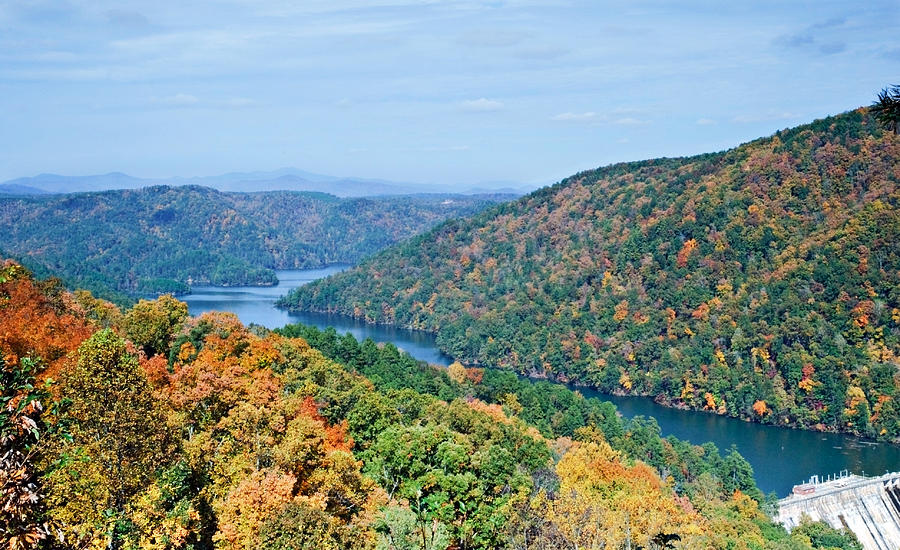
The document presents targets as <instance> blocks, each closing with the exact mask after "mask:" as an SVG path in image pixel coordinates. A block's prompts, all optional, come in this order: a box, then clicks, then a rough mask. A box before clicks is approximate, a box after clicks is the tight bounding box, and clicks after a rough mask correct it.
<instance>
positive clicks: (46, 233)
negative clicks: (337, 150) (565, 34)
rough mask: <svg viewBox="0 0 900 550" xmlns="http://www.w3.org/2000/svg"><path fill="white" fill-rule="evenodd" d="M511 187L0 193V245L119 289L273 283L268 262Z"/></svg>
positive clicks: (369, 243)
mask: <svg viewBox="0 0 900 550" xmlns="http://www.w3.org/2000/svg"><path fill="white" fill-rule="evenodd" d="M110 179H115V180H116V181H124V180H122V179H121V178H118V177H117V178H110ZM110 179H108V180H107V181H110ZM510 198H512V197H511V196H508V195H507V196H503V195H496V194H494V195H490V196H476V195H439V194H425V195H413V196H385V197H363V198H361V197H357V198H339V197H335V196H334V195H329V194H325V193H312V192H297V191H269V192H258V193H225V192H222V191H217V190H215V189H210V188H208V187H199V186H196V185H184V186H180V187H171V186H152V187H144V188H141V189H126V190H115V191H98V192H90V193H73V194H65V195H58V194H43V195H37V196H24V197H14V196H8V197H2V196H0V234H2V235H3V240H2V241H0V256H8V257H14V258H16V259H17V260H19V261H21V262H22V263H24V264H25V265H27V266H28V267H29V268H31V269H32V270H34V271H35V272H36V273H38V274H41V275H50V274H54V275H57V276H60V277H62V278H63V279H64V280H65V281H66V282H67V283H69V284H70V286H75V287H81V288H87V289H89V290H91V291H94V292H95V293H98V294H100V295H101V296H106V297H109V298H114V299H116V300H117V301H123V300H124V301H127V299H126V298H125V297H124V296H123V295H122V294H121V293H130V294H133V293H158V292H183V291H186V290H187V289H188V286H189V285H190V284H192V283H193V284H216V285H226V286H231V285H242V284H273V283H275V281H276V279H275V274H274V272H273V270H274V269H296V268H308V267H319V266H322V265H326V264H332V263H356V262H358V261H359V260H361V259H362V258H363V257H365V256H368V255H370V254H372V253H374V252H376V251H378V250H381V249H382V248H384V247H386V246H389V245H391V244H394V243H396V242H398V241H400V240H402V239H405V238H408V237H410V236H412V235H414V234H416V233H420V232H422V231H424V230H426V229H428V228H430V227H432V226H433V225H435V224H437V223H439V222H441V221H443V220H445V219H447V218H449V217H457V216H465V215H470V214H473V213H475V212H478V211H479V210H481V209H483V208H485V207H487V206H490V205H492V204H494V203H495V202H496V201H498V200H508V199H510Z"/></svg>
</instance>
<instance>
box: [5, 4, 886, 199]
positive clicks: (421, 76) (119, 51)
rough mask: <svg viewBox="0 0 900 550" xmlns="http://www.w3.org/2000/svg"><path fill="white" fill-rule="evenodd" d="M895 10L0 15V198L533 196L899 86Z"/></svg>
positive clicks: (701, 7) (139, 9) (238, 8)
mask: <svg viewBox="0 0 900 550" xmlns="http://www.w3.org/2000/svg"><path fill="white" fill-rule="evenodd" d="M898 29H900V2H898V1H897V0H887V1H880V0H874V1H863V0H857V1H853V2H849V1H842V2H836V1H829V0H817V1H815V2H799V1H790V0H777V1H776V0H733V1H727V2H724V1H718V0H711V1H683V2H682V1H674V0H657V1H640V0H634V1H609V2H607V1H600V0H593V1H585V2H581V1H571V2H570V1H565V0H559V1H541V0H509V1H503V0H495V1H479V0H463V1H451V0H446V1H429V0H422V1H414V0H394V1H391V0H296V1H289V0H215V1H212V0H199V1H193V0H192V1H190V2H182V1H177V2H176V1H169V0H162V1H161V0H152V1H151V0H115V1H110V0H89V1H88V0H48V1H44V0H0V181H2V180H7V179H11V178H15V177H21V176H31V175H35V174H38V173H44V172H50V173H59V174H65V175H87V174H97V173H106V172H111V171H122V172H126V173H129V174H131V175H134V176H140V177H152V178H161V177H168V176H185V177H187V176H202V175H214V174H221V173H225V172H231V171H250V170H271V169H275V168H279V167H286V166H291V167H296V168H300V169H303V170H308V171H312V172H317V173H323V174H330V175H336V176H355V177H367V178H383V179H390V180H396V181H407V182H421V183H438V184H444V185H448V186H454V185H471V184H474V183H479V182H498V181H508V182H518V183H530V184H544V183H552V182H554V181H558V180H559V179H561V178H563V177H566V176H568V175H571V174H573V173H575V172H578V171H580V170H584V169H588V168H595V167H598V166H602V165H606V164H610V163H614V162H619V161H629V160H639V159H645V158H653V157H661V156H680V155H689V154H696V153H704V152H710V151H717V150H722V149H727V148H729V147H733V146H735V145H738V144H740V143H742V142H745V141H748V140H750V139H754V138H756V137H760V136H766V135H770V134H772V133H773V132H775V131H777V130H779V129H782V128H787V127H791V126H795V125H798V124H802V123H804V122H809V121H812V120H814V119H816V118H821V117H824V116H827V115H830V114H837V113H840V112H843V111H847V110H850V109H853V108H856V107H858V106H861V105H868V104H870V103H871V102H872V101H873V99H874V98H875V94H876V93H877V92H878V90H880V89H881V88H883V87H885V86H887V85H889V84H900V33H898V32H897V30H898Z"/></svg>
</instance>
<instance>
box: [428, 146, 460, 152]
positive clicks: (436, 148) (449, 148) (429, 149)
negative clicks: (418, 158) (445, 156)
mask: <svg viewBox="0 0 900 550" xmlns="http://www.w3.org/2000/svg"><path fill="white" fill-rule="evenodd" d="M469 149H470V147H469V146H468V145H450V146H448V147H422V151H428V152H439V151H468V150H469Z"/></svg>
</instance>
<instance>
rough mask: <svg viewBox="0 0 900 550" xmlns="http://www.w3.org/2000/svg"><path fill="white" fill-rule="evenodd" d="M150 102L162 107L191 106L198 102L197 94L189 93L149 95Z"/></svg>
mask: <svg viewBox="0 0 900 550" xmlns="http://www.w3.org/2000/svg"><path fill="white" fill-rule="evenodd" d="M150 103H153V104H154V105H161V106H163V107H193V106H195V105H197V104H198V103H200V100H199V99H198V98H197V96H193V95H191V94H175V95H170V96H165V97H151V98H150Z"/></svg>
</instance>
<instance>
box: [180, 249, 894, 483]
mask: <svg viewBox="0 0 900 550" xmlns="http://www.w3.org/2000/svg"><path fill="white" fill-rule="evenodd" d="M345 268H346V266H332V267H327V268H323V269H308V270H291V271H279V272H278V280H279V284H278V285H277V286H273V287H231V288H221V287H195V288H194V289H193V291H192V292H191V294H188V295H186V296H183V297H182V298H181V299H182V300H184V301H185V302H187V304H188V307H189V308H190V312H191V314H192V315H199V314H200V313H203V312H205V311H231V312H234V313H236V314H237V315H238V317H240V319H241V321H243V322H244V323H247V324H249V323H256V324H259V325H263V326H266V327H269V328H277V327H281V326H284V325H286V324H288V323H297V322H300V323H304V324H307V325H314V326H317V327H320V328H325V327H328V326H332V327H334V328H335V329H337V331H338V333H339V334H344V333H346V332H349V333H351V334H353V335H354V336H355V337H356V338H358V339H365V338H372V339H373V340H375V341H377V342H393V343H394V344H395V345H396V346H397V347H398V348H400V349H402V350H405V351H406V352H408V353H409V354H410V355H412V356H413V357H415V358H417V359H422V360H424V361H428V362H429V363H433V364H438V365H444V366H446V365H449V364H450V362H451V361H452V359H451V358H450V357H447V356H446V355H444V354H443V353H441V352H440V351H439V350H438V349H437V346H436V345H435V343H434V337H433V336H432V335H430V334H427V333H423V332H417V331H411V330H402V329H396V328H391V327H384V326H378V325H368V324H366V323H364V322H361V321H359V320H356V319H352V318H349V317H346V316H343V315H327V314H320V313H289V312H287V311H283V310H279V309H277V308H275V301H276V300H277V299H278V298H279V297H280V296H282V295H283V294H285V293H287V292H288V290H290V289H292V288H294V287H297V286H300V285H303V284H306V283H308V282H310V281H314V280H316V279H319V278H321V277H325V276H328V275H330V274H332V273H336V272H338V271H341V270H343V269H345ZM573 389H577V390H578V391H580V392H581V393H582V394H584V395H585V396H587V397H597V398H599V399H603V400H607V401H612V402H613V403H615V405H616V406H617V407H618V409H619V411H620V412H621V413H622V415H623V416H626V417H629V418H630V417H633V416H637V415H644V416H652V417H654V418H656V420H657V422H659V426H660V428H661V430H662V433H663V435H674V436H676V437H678V438H680V439H685V440H688V441H691V442H693V443H696V444H700V443H704V442H706V441H712V442H713V443H715V444H716V445H717V446H718V447H719V449H721V450H723V451H724V450H727V449H728V448H730V447H731V446H732V445H735V446H736V447H737V448H738V450H739V451H740V453H741V454H742V455H744V457H745V458H746V459H747V460H748V461H749V462H750V464H751V465H752V466H753V470H754V472H755V474H756V479H757V483H758V484H759V487H760V488H761V489H762V490H763V491H765V492H767V493H768V492H771V491H775V492H776V493H778V495H779V496H785V495H787V494H788V493H789V492H790V490H791V487H792V486H793V485H795V484H797V483H800V482H802V481H804V480H806V479H808V478H809V476H811V475H813V474H819V475H820V476H825V475H828V474H832V473H836V472H839V471H841V470H844V469H847V470H850V471H852V472H854V473H858V474H862V473H865V474H867V475H868V474H879V475H880V474H883V473H885V472H887V471H897V470H900V447H897V446H893V445H886V444H883V443H876V442H872V441H866V440H863V439H859V438H855V437H851V436H846V435H839V434H823V433H817V432H808V431H802V430H792V429H787V428H778V427H774V426H764V425H762V424H751V423H748V422H742V421H740V420H735V419H733V418H726V417H722V416H718V415H715V414H709V413H703V412H697V411H683V410H678V409H671V408H668V407H663V406H661V405H658V404H657V403H655V402H653V400H652V399H648V398H642V397H618V396H611V395H606V394H601V393H599V392H596V391H593V390H589V389H586V388H573Z"/></svg>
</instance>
